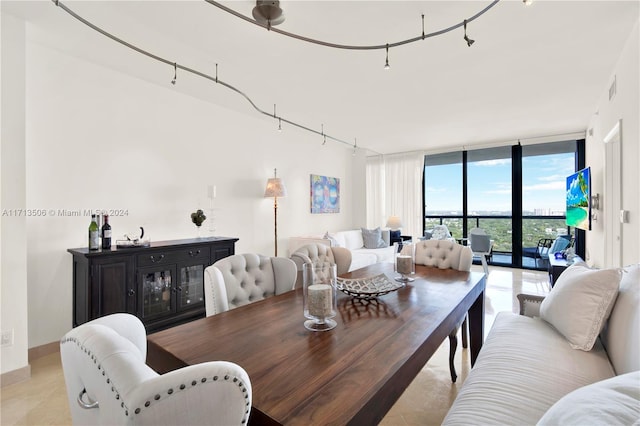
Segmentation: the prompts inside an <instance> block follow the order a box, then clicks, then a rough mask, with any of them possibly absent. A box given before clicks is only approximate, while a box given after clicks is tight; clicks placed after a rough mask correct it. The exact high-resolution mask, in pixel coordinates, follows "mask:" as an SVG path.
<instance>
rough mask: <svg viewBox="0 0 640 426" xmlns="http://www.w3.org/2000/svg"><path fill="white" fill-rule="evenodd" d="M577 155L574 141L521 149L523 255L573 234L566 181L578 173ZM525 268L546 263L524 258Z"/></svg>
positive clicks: (541, 265)
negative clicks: (567, 211)
mask: <svg viewBox="0 0 640 426" xmlns="http://www.w3.org/2000/svg"><path fill="white" fill-rule="evenodd" d="M575 153H576V143H575V141H570V142H556V143H548V144H539V145H525V146H523V147H522V245H521V246H522V247H523V253H525V252H526V250H524V249H525V248H527V247H536V246H537V245H538V244H539V242H540V241H541V240H542V241H543V242H544V240H547V241H548V240H554V239H555V238H557V237H558V236H559V235H569V234H570V233H571V231H572V230H571V229H570V228H568V227H567V225H566V222H565V209H566V177H567V176H569V175H570V174H571V173H573V172H574V171H575V162H576V161H575ZM528 252H529V253H530V252H531V251H530V250H529V251H528ZM522 265H523V266H525V267H538V268H540V267H542V268H544V267H546V259H537V258H532V257H530V256H526V255H525V256H523V258H522Z"/></svg>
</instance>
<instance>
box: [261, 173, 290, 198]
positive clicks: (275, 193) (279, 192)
mask: <svg viewBox="0 0 640 426" xmlns="http://www.w3.org/2000/svg"><path fill="white" fill-rule="evenodd" d="M286 196H287V188H286V187H285V186H284V182H282V179H280V178H278V177H274V178H269V180H268V181H267V189H265V190H264V197H265V198H271V197H286Z"/></svg>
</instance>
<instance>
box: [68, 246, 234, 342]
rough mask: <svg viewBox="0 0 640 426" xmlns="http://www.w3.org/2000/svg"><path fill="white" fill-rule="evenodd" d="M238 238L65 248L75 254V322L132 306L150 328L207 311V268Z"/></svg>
mask: <svg viewBox="0 0 640 426" xmlns="http://www.w3.org/2000/svg"><path fill="white" fill-rule="evenodd" d="M236 241H238V239H237V238H223V237H210V238H195V239H185V240H173V241H159V242H154V243H151V245H150V246H149V247H135V248H125V249H117V248H116V247H115V246H113V247H112V249H111V250H96V251H90V250H89V249H88V248H86V247H85V248H77V249H69V250H67V251H68V252H69V253H71V254H72V255H73V326H74V327H76V326H78V325H80V324H83V323H85V322H87V321H90V320H92V319H95V318H98V317H101V316H104V315H108V314H111V313H115V312H128V313H131V314H133V315H136V316H137V317H138V318H140V319H141V320H142V322H143V323H144V325H145V327H146V329H147V332H148V333H149V332H153V331H157V330H161V329H164V328H167V327H171V326H173V325H176V324H180V323H183V322H187V321H191V320H193V319H196V318H202V317H204V314H205V307H204V269H205V268H206V267H207V266H209V265H211V264H213V263H214V262H215V261H217V260H219V259H222V258H224V257H227V256H230V255H232V254H234V253H235V243H236Z"/></svg>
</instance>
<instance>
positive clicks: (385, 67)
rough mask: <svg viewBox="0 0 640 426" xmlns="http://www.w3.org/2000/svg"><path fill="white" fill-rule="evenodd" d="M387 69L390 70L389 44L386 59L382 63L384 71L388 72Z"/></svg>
mask: <svg viewBox="0 0 640 426" xmlns="http://www.w3.org/2000/svg"><path fill="white" fill-rule="evenodd" d="M389 68H391V67H390V66H389V43H387V59H386V60H385V62H384V69H385V70H388V69H389Z"/></svg>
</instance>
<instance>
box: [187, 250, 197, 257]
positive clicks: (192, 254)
mask: <svg viewBox="0 0 640 426" xmlns="http://www.w3.org/2000/svg"><path fill="white" fill-rule="evenodd" d="M199 254H200V249H198V250H196V251H195V252H194V251H193V250H189V256H191V257H196V256H197V255H199Z"/></svg>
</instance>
